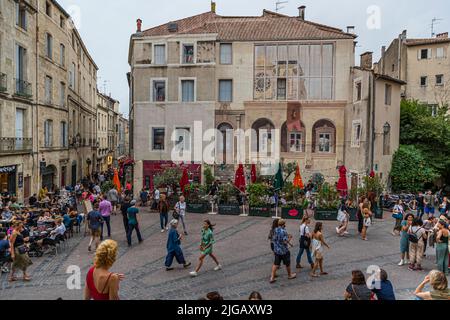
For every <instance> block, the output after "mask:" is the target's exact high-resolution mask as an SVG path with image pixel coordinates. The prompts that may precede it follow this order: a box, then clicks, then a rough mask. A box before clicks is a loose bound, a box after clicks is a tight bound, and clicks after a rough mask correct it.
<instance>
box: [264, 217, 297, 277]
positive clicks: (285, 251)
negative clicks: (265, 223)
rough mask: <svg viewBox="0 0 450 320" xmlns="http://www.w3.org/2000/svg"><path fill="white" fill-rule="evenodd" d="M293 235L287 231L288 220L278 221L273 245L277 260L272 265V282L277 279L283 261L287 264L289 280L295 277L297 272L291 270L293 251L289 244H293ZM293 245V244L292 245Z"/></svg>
mask: <svg viewBox="0 0 450 320" xmlns="http://www.w3.org/2000/svg"><path fill="white" fill-rule="evenodd" d="M291 240H292V235H289V234H288V233H287V231H286V221H285V220H283V219H281V220H279V221H278V228H276V229H275V231H274V234H273V239H272V242H273V245H274V250H273V252H274V254H275V261H274V264H273V266H272V275H271V277H270V283H274V282H275V281H276V279H275V277H276V272H277V270H278V269H279V268H280V266H281V263H283V264H284V265H285V266H286V270H287V273H288V278H289V280H291V279H295V278H296V277H297V274H295V273H292V272H291V253H290V252H289V245H291V243H290V242H291ZM291 246H292V245H291Z"/></svg>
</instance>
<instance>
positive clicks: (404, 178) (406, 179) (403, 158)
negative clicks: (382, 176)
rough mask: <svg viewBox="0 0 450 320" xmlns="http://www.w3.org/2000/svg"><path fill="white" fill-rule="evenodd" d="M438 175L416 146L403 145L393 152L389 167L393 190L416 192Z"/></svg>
mask: <svg viewBox="0 0 450 320" xmlns="http://www.w3.org/2000/svg"><path fill="white" fill-rule="evenodd" d="M438 176H439V174H438V173H437V172H436V171H435V169H434V168H432V167H431V166H430V165H429V163H428V162H427V159H426V157H425V156H424V155H423V153H422V151H421V150H420V149H419V148H418V147H416V146H412V145H411V146H405V145H403V146H400V148H399V149H398V150H397V152H396V153H395V154H394V159H393V161H392V169H391V182H392V190H393V191H409V192H417V191H420V190H423V188H424V185H425V183H429V182H432V181H434V179H436V178H437V177H438Z"/></svg>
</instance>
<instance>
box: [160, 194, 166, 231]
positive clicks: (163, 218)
mask: <svg viewBox="0 0 450 320" xmlns="http://www.w3.org/2000/svg"><path fill="white" fill-rule="evenodd" d="M158 211H159V221H160V223H161V233H163V232H164V231H165V230H169V227H167V223H168V222H169V203H168V202H167V198H166V195H165V194H162V195H161V198H160V200H159V203H158Z"/></svg>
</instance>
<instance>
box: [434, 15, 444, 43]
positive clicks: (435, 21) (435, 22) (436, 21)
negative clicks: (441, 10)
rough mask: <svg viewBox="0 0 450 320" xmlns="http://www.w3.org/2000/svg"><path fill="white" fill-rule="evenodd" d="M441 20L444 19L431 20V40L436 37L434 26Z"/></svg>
mask: <svg viewBox="0 0 450 320" xmlns="http://www.w3.org/2000/svg"><path fill="white" fill-rule="evenodd" d="M442 20H444V19H438V18H433V19H432V20H431V37H432V38H433V37H434V36H435V35H436V33H435V32H434V26H435V25H436V24H438V23H439V21H442Z"/></svg>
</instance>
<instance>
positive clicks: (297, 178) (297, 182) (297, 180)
mask: <svg viewBox="0 0 450 320" xmlns="http://www.w3.org/2000/svg"><path fill="white" fill-rule="evenodd" d="M294 187H297V188H299V189H303V188H304V187H305V186H304V185H303V180H302V176H301V175H300V166H299V165H298V164H297V169H296V170H295V178H294Z"/></svg>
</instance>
